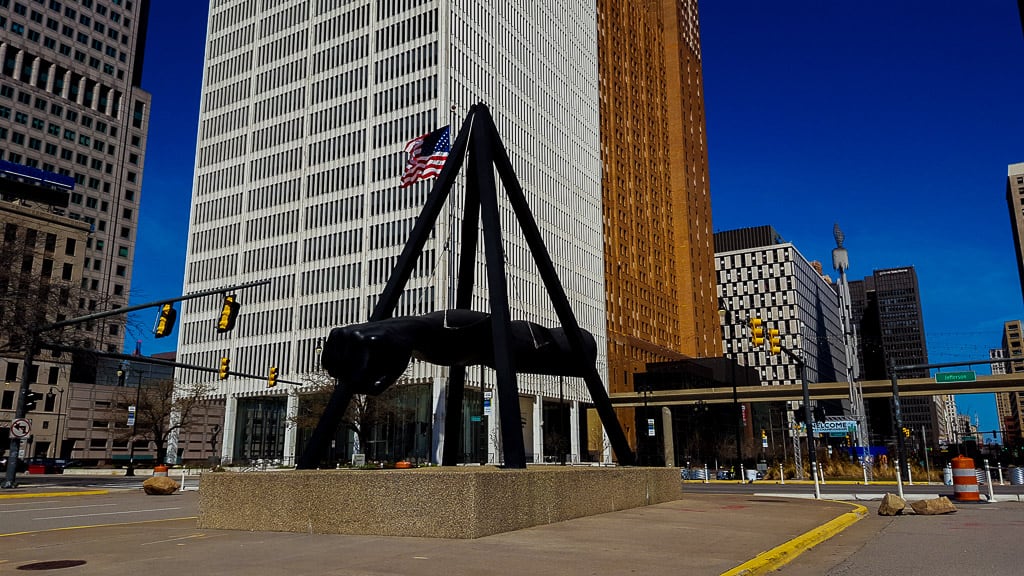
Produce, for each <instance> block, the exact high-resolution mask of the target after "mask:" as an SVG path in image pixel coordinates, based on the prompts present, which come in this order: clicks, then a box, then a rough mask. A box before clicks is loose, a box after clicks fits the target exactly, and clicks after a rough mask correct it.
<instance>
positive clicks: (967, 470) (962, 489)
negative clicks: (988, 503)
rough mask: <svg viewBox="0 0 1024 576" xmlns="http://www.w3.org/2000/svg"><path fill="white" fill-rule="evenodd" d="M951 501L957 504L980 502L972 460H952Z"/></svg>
mask: <svg viewBox="0 0 1024 576" xmlns="http://www.w3.org/2000/svg"><path fill="white" fill-rule="evenodd" d="M953 499H954V500H957V501H959V502H980V501H981V498H980V497H979V496H978V477H977V475H975V472H974V460H973V459H972V458H967V457H966V456H957V457H956V458H953Z"/></svg>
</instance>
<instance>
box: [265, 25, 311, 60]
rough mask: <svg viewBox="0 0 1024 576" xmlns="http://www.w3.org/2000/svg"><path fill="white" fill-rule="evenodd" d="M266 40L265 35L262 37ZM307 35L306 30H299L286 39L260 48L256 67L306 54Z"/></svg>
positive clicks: (280, 39)
mask: <svg viewBox="0 0 1024 576" xmlns="http://www.w3.org/2000/svg"><path fill="white" fill-rule="evenodd" d="M261 37H262V38H266V36H265V35H263V36H261ZM306 40H307V34H306V31H305V30H299V31H298V32H295V33H293V34H289V35H287V36H285V37H284V38H279V39H277V40H274V41H273V42H270V43H269V44H264V45H263V46H260V47H259V48H258V49H257V51H256V65H257V66H263V65H265V64H270V63H271V62H276V61H278V60H280V59H281V58H285V57H287V56H292V55H294V54H296V53H298V52H304V51H305V50H306Z"/></svg>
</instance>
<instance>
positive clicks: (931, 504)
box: [910, 496, 956, 515]
mask: <svg viewBox="0 0 1024 576" xmlns="http://www.w3.org/2000/svg"><path fill="white" fill-rule="evenodd" d="M910 507H911V508H913V509H914V513H915V514H923V515H932V514H952V513H953V512H956V506H954V505H953V503H952V502H950V501H949V498H946V497H945V496H939V497H938V498H932V499H931V500H918V501H917V502H911V503H910Z"/></svg>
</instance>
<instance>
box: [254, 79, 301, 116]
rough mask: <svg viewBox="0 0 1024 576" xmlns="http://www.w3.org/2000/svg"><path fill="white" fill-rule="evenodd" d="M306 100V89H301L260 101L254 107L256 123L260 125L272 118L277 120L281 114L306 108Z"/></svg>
mask: <svg viewBox="0 0 1024 576" xmlns="http://www.w3.org/2000/svg"><path fill="white" fill-rule="evenodd" d="M305 100H306V88H305V87H299V88H296V89H294V90H291V91H288V92H285V93H284V94H278V95H277V96H272V97H270V98H266V99H263V100H260V101H258V102H256V104H255V105H253V118H254V121H255V122H256V123H259V122H263V121H264V120H267V119H270V118H277V117H278V116H280V115H281V114H285V113H287V112H291V111H293V110H301V109H303V108H304V107H305Z"/></svg>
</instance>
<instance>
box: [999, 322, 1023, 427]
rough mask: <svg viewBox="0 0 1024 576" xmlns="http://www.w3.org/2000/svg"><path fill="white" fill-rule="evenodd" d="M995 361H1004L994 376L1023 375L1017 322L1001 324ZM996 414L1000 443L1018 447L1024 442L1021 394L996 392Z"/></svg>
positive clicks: (1020, 331)
mask: <svg viewBox="0 0 1024 576" xmlns="http://www.w3.org/2000/svg"><path fill="white" fill-rule="evenodd" d="M993 352H998V353H999V355H998V356H996V357H998V358H1006V359H1007V361H1006V362H1004V363H1002V364H993V365H992V373H993V374H1016V373H1021V372H1024V332H1022V330H1021V321H1020V320H1010V321H1009V322H1004V323H1003V347H1002V348H1001V349H998V350H993ZM996 414H997V416H998V418H999V427H1000V428H1001V429H1002V430H1003V432H1004V436H1003V443H1004V445H1005V446H1007V447H1017V446H1020V445H1021V441H1022V440H1024V394H1021V393H1020V392H997V393H996Z"/></svg>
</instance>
